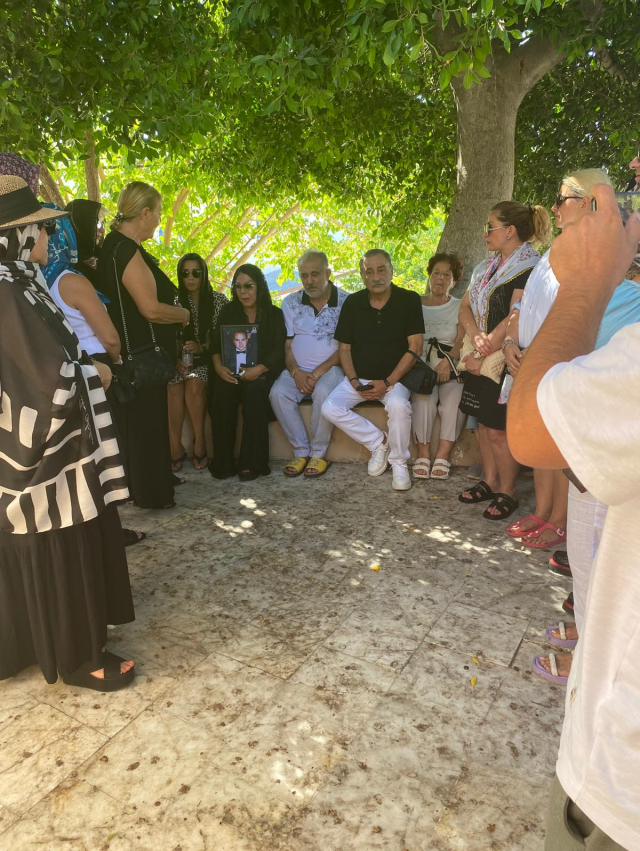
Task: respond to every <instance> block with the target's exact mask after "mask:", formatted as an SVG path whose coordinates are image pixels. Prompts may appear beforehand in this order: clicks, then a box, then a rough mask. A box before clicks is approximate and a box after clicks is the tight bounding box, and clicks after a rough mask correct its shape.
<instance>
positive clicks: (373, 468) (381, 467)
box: [367, 438, 391, 476]
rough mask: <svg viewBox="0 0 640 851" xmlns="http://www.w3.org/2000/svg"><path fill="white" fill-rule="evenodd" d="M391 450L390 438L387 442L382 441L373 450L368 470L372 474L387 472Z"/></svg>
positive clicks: (379, 474) (378, 474) (377, 474)
mask: <svg viewBox="0 0 640 851" xmlns="http://www.w3.org/2000/svg"><path fill="white" fill-rule="evenodd" d="M390 452H391V447H390V446H389V439H388V438H387V442H386V443H381V444H380V446H378V448H377V449H374V450H373V452H372V453H371V458H369V464H368V466H367V472H368V473H369V475H370V476H381V475H382V474H383V473H384V472H385V470H386V469H387V467H388V466H389V461H388V458H389V453H390Z"/></svg>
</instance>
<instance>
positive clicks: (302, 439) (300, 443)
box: [269, 366, 344, 458]
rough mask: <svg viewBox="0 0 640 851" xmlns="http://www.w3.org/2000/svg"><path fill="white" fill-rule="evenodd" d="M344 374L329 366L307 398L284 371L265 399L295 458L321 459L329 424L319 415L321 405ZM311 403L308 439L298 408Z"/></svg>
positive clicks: (329, 433) (329, 429) (327, 438)
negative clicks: (308, 401)
mask: <svg viewBox="0 0 640 851" xmlns="http://www.w3.org/2000/svg"><path fill="white" fill-rule="evenodd" d="M343 378H344V372H343V371H342V370H341V369H340V367H339V366H332V367H331V369H330V370H328V371H327V372H325V374H324V375H321V376H320V378H319V379H318V380H317V381H316V385H315V387H314V388H313V393H311V395H310V396H309V395H305V394H304V393H301V392H300V391H299V390H298V388H297V386H296V382H295V381H294V379H293V378H292V377H291V373H290V372H289V370H288V369H285V370H284V371H283V372H281V373H280V375H279V377H278V378H277V379H276V381H275V382H274V383H273V387H272V388H271V393H270V394H269V400H270V402H271V407H272V408H273V413H274V414H275V415H276V417H277V419H278V422H279V423H280V425H281V427H282V431H283V432H284V433H285V435H286V436H287V440H288V441H289V443H290V444H291V446H292V447H293V454H294V455H295V456H296V457H300V458H307V457H309V456H311V457H313V458H324V456H325V455H326V454H327V449H328V448H329V441H330V440H331V432H332V431H333V424H332V423H330V422H329V421H328V420H327V419H326V418H325V417H323V416H322V406H323V404H324V401H325V399H326V398H327V396H328V395H329V394H330V393H331V391H332V390H333V389H334V387H336V385H338V384H340V382H341V381H342V379H343ZM309 398H310V399H311V400H312V408H311V440H309V436H308V434H307V429H306V428H305V425H304V422H303V420H302V416H301V414H300V408H299V407H298V406H299V404H300V402H302V400H303V399H309Z"/></svg>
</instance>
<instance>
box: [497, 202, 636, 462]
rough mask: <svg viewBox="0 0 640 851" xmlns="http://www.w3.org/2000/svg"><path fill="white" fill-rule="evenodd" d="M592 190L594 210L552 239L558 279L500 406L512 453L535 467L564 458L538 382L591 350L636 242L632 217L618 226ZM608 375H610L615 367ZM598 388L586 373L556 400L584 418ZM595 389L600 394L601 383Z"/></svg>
mask: <svg viewBox="0 0 640 851" xmlns="http://www.w3.org/2000/svg"><path fill="white" fill-rule="evenodd" d="M593 195H594V197H595V198H596V201H597V205H598V209H597V211H596V212H592V213H588V214H587V215H585V216H584V217H583V218H582V219H580V220H579V221H578V222H577V223H575V224H570V225H567V227H565V228H564V230H563V232H562V234H561V235H560V236H559V237H558V238H557V239H556V240H555V241H554V243H553V246H552V248H551V257H550V260H551V268H552V269H553V272H554V274H555V275H556V277H557V279H558V281H559V282H560V288H559V289H558V296H557V298H556V301H555V304H554V305H553V307H552V308H551V311H550V313H549V315H548V317H547V319H546V320H545V322H544V324H543V326H542V328H541V329H540V331H539V332H538V334H537V335H536V337H535V338H534V340H533V342H532V344H531V346H530V347H529V348H528V349H527V352H526V354H525V357H524V358H523V360H522V364H521V366H520V369H519V370H518V374H517V376H516V380H515V382H514V386H513V389H512V391H511V395H510V397H509V404H508V405H507V438H508V441H509V447H510V449H511V451H512V453H513V455H514V457H515V458H516V459H517V460H518V461H520V462H521V463H522V464H527V465H529V466H532V467H538V468H541V469H550V470H557V469H561V468H563V467H565V466H567V462H566V460H565V458H564V455H563V452H562V451H561V450H560V449H559V448H558V446H557V444H556V442H555V440H554V439H553V437H552V436H551V434H550V432H549V429H548V428H547V426H546V425H545V422H544V420H543V417H542V414H541V412H540V408H539V407H538V388H539V386H540V383H541V382H542V380H543V378H544V377H545V375H546V374H547V373H548V372H549V370H551V369H552V368H554V367H556V365H557V364H566V363H567V362H569V361H573V360H574V359H575V358H579V357H580V356H582V355H587V354H588V353H590V352H592V350H593V346H594V343H595V339H596V335H597V332H598V328H599V326H600V321H601V319H602V315H603V313H604V310H605V308H606V306H607V304H608V302H609V299H610V298H611V295H612V293H613V291H614V289H615V288H616V287H617V286H618V284H619V283H620V282H621V281H622V280H623V278H624V276H625V272H626V271H627V269H628V268H629V265H630V263H631V260H632V258H633V256H634V255H635V252H636V250H637V245H638V242H639V241H640V217H638V216H637V215H636V216H631V217H630V218H629V220H628V222H627V226H626V228H625V227H624V226H623V224H622V219H621V217H620V211H619V210H618V206H617V204H616V199H615V195H614V193H613V190H612V189H611V188H610V187H607V186H603V185H599V186H596V187H594V189H593ZM602 351H604V350H600V352H598V353H596V355H600V354H601V352H602ZM622 366H623V364H622V363H621V364H620V365H619V368H622ZM566 368H567V369H571V368H572V365H569V366H568V367H566ZM553 377H554V376H550V377H549V378H550V379H552V378H553ZM608 381H609V383H611V382H615V381H616V376H615V370H614V371H613V372H612V373H611V375H610V377H609V379H608ZM570 387H571V385H570V384H569V385H568V388H567V389H568V390H569V389H570ZM601 391H603V387H602V384H601V382H600V383H599V382H598V381H597V380H596V379H594V386H593V395H591V393H590V392H589V380H588V376H587V378H586V381H583V383H582V387H581V396H580V397H579V398H578V399H573V398H566V395H565V397H562V396H560V397H559V399H558V404H559V405H560V406H563V405H566V406H567V407H570V406H572V405H575V404H576V403H579V404H580V403H581V406H582V408H583V410H584V418H588V411H589V410H590V409H592V410H593V411H594V412H595V411H598V412H600V411H601V409H602V407H603V405H606V401H605V400H604V399H603V398H601V396H602V393H601ZM603 392H605V395H606V384H605V389H604V391H603ZM585 394H587V398H584V397H585ZM599 396H600V398H599ZM621 414H622V412H621ZM578 475H579V474H578Z"/></svg>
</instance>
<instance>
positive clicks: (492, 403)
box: [460, 372, 507, 431]
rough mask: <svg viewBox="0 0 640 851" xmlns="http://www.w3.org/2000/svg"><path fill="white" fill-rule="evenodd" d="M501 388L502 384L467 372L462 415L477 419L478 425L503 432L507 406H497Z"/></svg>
mask: <svg viewBox="0 0 640 851" xmlns="http://www.w3.org/2000/svg"><path fill="white" fill-rule="evenodd" d="M501 387H502V382H500V384H496V382H495V381H492V380H491V379H490V378H487V377H486V376H484V375H472V374H471V373H470V372H467V373H466V374H465V379H464V390H463V391H462V399H461V400H460V410H461V411H462V413H463V414H469V416H472V417H477V419H478V422H479V423H480V425H483V426H486V427H487V428H494V429H496V431H504V430H505V429H506V427H507V406H506V405H499V404H498V398H499V396H500V389H501Z"/></svg>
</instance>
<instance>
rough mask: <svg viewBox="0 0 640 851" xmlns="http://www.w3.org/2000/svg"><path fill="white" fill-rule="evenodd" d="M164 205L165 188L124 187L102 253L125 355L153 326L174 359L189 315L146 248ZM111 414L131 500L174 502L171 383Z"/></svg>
mask: <svg viewBox="0 0 640 851" xmlns="http://www.w3.org/2000/svg"><path fill="white" fill-rule="evenodd" d="M161 209H162V199H161V197H160V193H159V192H158V191H157V190H156V189H154V188H153V186H149V184H148V183H142V182H140V181H134V182H133V183H129V184H128V185H127V186H125V188H124V189H123V190H122V192H121V193H120V197H119V198H118V212H117V214H116V216H115V218H114V219H113V221H112V223H111V233H109V235H108V236H107V238H106V239H105V241H104V245H103V246H102V250H101V252H100V259H99V263H98V273H99V281H98V283H99V289H100V291H101V292H103V293H104V294H105V295H106V296H107V297H108V298H109V299H110V303H109V305H108V310H109V315H110V317H111V320H112V321H113V324H114V325H115V326H116V328H117V330H118V333H119V335H120V341H121V344H122V353H123V357H125V358H126V355H127V351H128V350H130V351H133V350H135V349H137V348H139V347H142V346H148V345H150V344H151V342H152V335H151V329H152V328H153V333H154V335H155V339H156V341H157V343H158V345H159V346H161V347H162V348H163V349H165V351H166V352H167V353H168V354H169V355H170V357H171V358H173V357H174V352H175V349H176V336H177V332H178V330H179V328H180V327H185V326H186V325H188V323H189V319H190V315H189V311H188V310H187V309H186V308H184V307H176V306H175V305H174V301H175V297H176V288H175V286H174V285H173V284H172V283H171V281H170V279H169V278H168V277H167V276H166V275H165V273H164V272H163V271H162V270H161V269H160V267H159V266H158V264H157V263H156V261H155V260H154V259H153V257H152V256H151V255H150V254H149V253H148V252H147V251H146V250H145V249H144V248H143V247H142V243H143V242H144V241H145V240H147V239H151V237H152V236H153V234H154V233H155V231H156V229H157V227H158V225H159V224H160V213H161ZM120 296H121V297H122V311H121V308H120ZM123 314H124V323H123ZM124 324H126V332H127V334H126V335H125V328H124ZM127 336H128V339H129V345H128V347H127V339H126V337H127ZM114 415H115V418H116V424H117V426H118V431H119V433H120V437H121V440H122V444H123V447H122V448H123V451H124V454H125V458H126V464H127V474H128V477H129V490H130V492H131V496H132V498H133V500H134V502H135V503H136V505H138V507H140V508H171V507H173V505H174V500H173V489H174V484H175V483H176V478H175V476H174V475H173V473H172V472H171V450H170V447H169V423H168V416H167V388H166V385H161V386H159V387H151V388H147V389H144V390H137V391H136V395H135V398H134V399H133V401H131V402H126V403H124V404H121V403H117V404H115V405H114Z"/></svg>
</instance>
